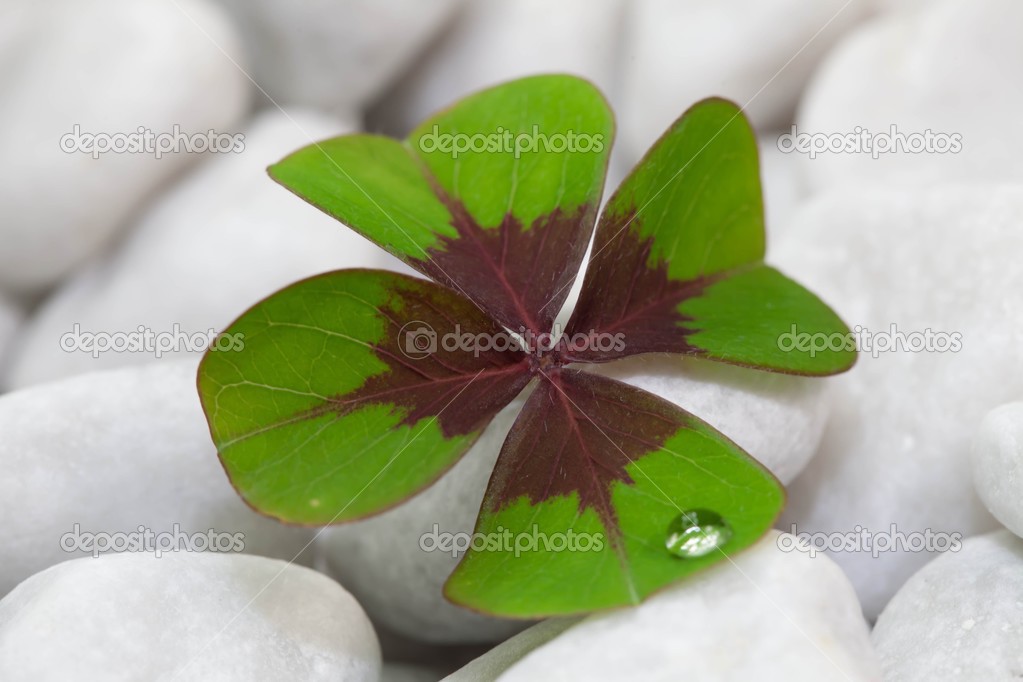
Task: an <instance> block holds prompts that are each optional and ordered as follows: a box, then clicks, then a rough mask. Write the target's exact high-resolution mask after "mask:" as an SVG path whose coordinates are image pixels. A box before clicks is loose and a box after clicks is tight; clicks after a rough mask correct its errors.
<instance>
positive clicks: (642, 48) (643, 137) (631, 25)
mask: <svg viewBox="0 0 1023 682" xmlns="http://www.w3.org/2000/svg"><path fill="white" fill-rule="evenodd" d="M629 5H630V11H631V14H630V17H629V21H627V22H626V29H625V30H626V36H627V37H626V39H625V45H624V59H623V60H622V61H623V63H624V65H625V66H624V69H625V74H624V91H623V96H622V98H621V101H622V107H621V109H620V111H619V112H618V113H619V120H620V121H621V128H620V131H621V132H620V138H621V142H622V145H623V147H624V148H625V150H626V153H627V155H628V156H629V157H630V158H633V159H638V158H639V157H640V156H641V155H642V154H643V153H644V152H645V151H646V150H647V148H648V147H649V146H650V145H651V144H653V142H654V141H655V140H656V139H657V138H658V137H660V135H661V133H663V132H664V131H665V130H666V129H667V128H668V126H669V125H671V123H672V121H674V120H675V119H676V118H678V117H679V116H680V115H681V114H682V112H683V111H685V110H686V109H688V108H689V107H690V106H692V105H693V104H695V103H696V102H697V101H699V100H701V99H704V98H706V97H710V96H712V95H717V96H721V97H726V98H728V99H731V100H734V101H735V102H736V103H737V104H739V105H740V106H742V107H743V108H744V109H745V110H746V114H747V116H749V117H750V118H751V120H752V121H753V123H754V125H755V126H756V127H757V128H760V129H767V128H771V127H784V126H786V125H787V124H789V123H790V122H791V120H792V115H793V114H794V112H795V109H796V102H797V100H798V99H799V96H800V93H801V91H802V89H803V87H804V85H805V84H806V81H807V80H808V79H809V77H810V74H811V72H812V70H813V69H814V68H815V66H816V65H817V62H818V61H819V60H820V59H821V57H823V55H824V54H825V53H826V52H827V50H828V49H829V48H830V47H831V46H832V45H833V44H834V43H835V42H836V40H837V39H838V38H839V37H840V36H841V35H842V33H843V32H844V31H846V30H847V29H848V28H849V27H850V26H852V25H853V24H855V23H856V22H857V21H858V20H859V19H860V17H861V15H862V14H863V2H862V0H822V1H818V2H802V1H801V0H769V1H766V2H765V0H726V1H724V2H713V3H706V2H698V1H697V0H635V1H634V2H631V3H629Z"/></svg>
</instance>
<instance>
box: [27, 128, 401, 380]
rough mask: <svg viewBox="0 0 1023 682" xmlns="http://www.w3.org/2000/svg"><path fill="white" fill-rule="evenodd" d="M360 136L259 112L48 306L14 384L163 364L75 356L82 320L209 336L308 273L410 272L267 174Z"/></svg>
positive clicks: (91, 325) (148, 356)
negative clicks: (285, 160)
mask: <svg viewBox="0 0 1023 682" xmlns="http://www.w3.org/2000/svg"><path fill="white" fill-rule="evenodd" d="M352 128H353V125H352V124H351V123H350V122H344V121H341V120H337V119H334V118H328V117H325V116H322V115H317V114H314V113H310V112H298V111H292V112H290V113H289V114H284V113H281V112H280V111H268V112H266V113H264V114H262V115H261V116H259V117H258V118H257V119H256V121H255V122H254V123H252V125H251V126H250V127H249V128H248V130H247V131H246V133H245V145H246V146H245V151H244V152H243V153H241V154H230V155H224V156H220V157H218V158H215V159H211V160H209V162H207V163H206V164H205V165H204V166H202V167H201V168H199V169H198V170H196V171H195V172H194V173H193V174H192V175H190V176H188V177H187V178H186V179H185V180H184V181H183V182H182V183H180V184H179V185H178V186H177V187H175V188H174V189H173V190H171V191H170V192H169V193H167V194H166V195H165V196H163V197H162V198H161V199H160V201H159V202H157V203H156V204H155V205H154V206H153V207H152V209H151V210H150V211H149V212H147V214H146V215H145V216H144V217H143V218H142V219H141V221H140V222H139V224H138V226H137V227H136V228H135V229H134V231H133V233H132V234H131V236H130V238H129V239H127V240H126V241H125V243H124V244H123V245H122V246H121V247H120V248H119V249H118V250H117V251H116V252H115V253H113V254H111V256H110V257H109V258H107V259H105V260H104V261H102V262H100V263H98V264H96V265H95V266H94V267H92V268H90V269H89V270H88V271H86V272H84V273H82V274H81V275H80V276H78V277H76V278H74V279H73V280H71V281H70V282H68V283H67V284H66V285H65V286H64V288H63V289H61V290H59V291H58V292H57V293H56V294H54V295H53V297H52V298H51V299H50V300H49V301H47V302H46V303H45V304H44V305H43V306H42V308H41V309H40V310H39V312H38V313H36V316H35V317H34V318H33V319H32V320H30V322H29V323H28V325H27V328H26V330H25V333H24V334H23V335H22V337H21V338H20V342H19V348H18V349H17V351H16V357H15V359H14V362H13V365H12V368H11V375H10V377H9V378H8V384H10V385H12V386H15V387H18V386H26V385H30V384H34V383H38V382H40V381H46V380H50V379H54V378H58V377H64V376H68V375H71V374H76V373H80V372H85V371H90V370H95V369H103V368H109V367H115V366H123V365H128V364H138V363H147V362H152V361H153V356H154V353H152V352H150V353H130V352H120V353H118V352H113V351H110V352H106V353H102V354H100V355H99V356H98V357H93V354H92V353H90V352H83V351H76V352H66V351H65V350H63V348H62V344H61V338H62V337H63V336H64V335H65V334H68V333H71V332H73V330H74V325H75V324H76V323H77V324H79V325H80V329H81V331H83V332H93V333H95V332H106V333H108V334H114V333H118V332H121V333H126V332H135V331H137V329H138V327H139V326H140V325H141V326H143V327H146V328H148V329H150V330H153V332H154V333H163V334H170V333H172V332H174V331H175V329H176V328H175V325H177V326H178V327H179V328H180V329H181V330H182V331H183V332H185V333H187V334H189V335H192V334H197V333H207V332H208V331H209V330H210V329H211V328H212V329H216V330H221V329H224V328H225V327H226V326H227V325H228V324H229V323H230V322H231V321H232V320H233V319H235V318H236V317H238V316H239V315H241V313H243V312H244V311H245V310H246V309H248V308H249V307H250V306H252V305H253V304H255V303H256V302H257V301H259V300H260V299H262V298H263V297H265V296H267V295H269V294H271V293H273V292H274V291H275V290H277V289H279V288H281V287H284V286H286V285H288V284H291V283H292V282H295V281H297V280H299V279H302V278H304V277H308V276H311V275H315V274H319V273H322V272H327V271H330V270H337V269H342V268H351V267H391V268H396V269H397V268H402V267H404V266H402V265H401V263H400V262H399V261H398V260H397V259H395V258H393V257H391V256H390V255H388V254H387V253H386V252H385V251H384V250H383V249H381V248H379V247H377V246H375V245H374V244H372V243H371V242H369V241H368V240H366V239H364V238H363V237H361V236H359V235H358V234H356V233H355V232H353V231H352V230H350V229H348V228H347V227H346V226H344V225H342V224H341V223H339V222H338V221H336V220H334V219H333V218H331V217H330V216H328V215H326V214H325V213H321V212H320V211H318V210H317V209H315V208H313V207H312V206H310V205H308V204H306V203H305V202H304V201H302V200H301V199H299V198H298V197H296V196H294V195H293V194H291V193H290V192H288V191H287V190H285V189H284V188H283V187H280V186H278V185H277V184H276V183H274V182H273V180H271V179H270V177H269V176H268V175H267V174H266V166H267V165H269V164H270V163H273V162H276V161H278V160H280V159H281V158H282V157H284V156H285V155H287V154H288V153H290V152H292V151H295V150H296V149H298V148H300V147H303V146H305V145H308V144H311V143H312V142H314V141H316V140H321V139H324V138H326V137H331V136H335V135H338V134H341V133H342V132H349V131H351V130H352ZM165 338H167V339H169V338H170V337H165ZM67 343H68V345H70V344H71V343H73V341H71V340H68V342H67ZM178 345H179V346H189V345H190V344H188V343H182V344H178ZM183 352H187V348H185V349H182V350H178V351H177V352H172V353H169V354H168V355H170V356H175V355H176V356H180V355H182V354H183ZM168 355H164V356H163V357H168ZM191 355H192V356H193V357H198V353H196V352H194V351H193V352H191Z"/></svg>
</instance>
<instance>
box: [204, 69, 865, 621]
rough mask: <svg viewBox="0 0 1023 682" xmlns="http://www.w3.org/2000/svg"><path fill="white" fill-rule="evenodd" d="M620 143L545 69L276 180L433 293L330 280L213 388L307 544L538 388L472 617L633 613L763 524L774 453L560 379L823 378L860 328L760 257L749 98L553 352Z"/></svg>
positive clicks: (645, 222) (695, 130)
mask: <svg viewBox="0 0 1023 682" xmlns="http://www.w3.org/2000/svg"><path fill="white" fill-rule="evenodd" d="M612 134H613V123H612V118H611V113H610V111H609V110H608V108H607V105H606V102H605V101H604V99H603V97H602V96H601V95H600V94H599V92H598V91H597V90H596V89H595V88H593V87H592V86H591V85H590V84H588V83H586V82H585V81H581V80H579V79H577V78H573V77H570V76H537V77H531V78H524V79H521V80H518V81H514V82H511V83H508V84H505V85H502V86H498V87H495V88H492V89H489V90H485V91H483V92H480V93H478V94H475V95H472V96H470V97H468V98H466V99H464V100H462V101H460V102H458V103H457V104H455V105H454V106H453V107H451V108H450V109H448V110H445V111H443V112H441V113H439V114H437V115H436V116H434V117H432V118H431V119H429V120H427V121H426V122H424V123H423V124H422V125H420V126H419V127H418V128H416V129H415V131H413V132H412V134H411V135H410V136H409V138H408V139H407V140H405V141H403V142H398V141H395V140H389V139H386V138H383V137H379V136H374V135H352V136H347V137H341V138H336V139H332V140H326V141H324V142H321V143H318V144H314V145H311V146H309V147H307V148H305V149H302V150H299V151H298V152H296V153H294V154H292V155H290V156H288V157H287V158H285V159H284V160H283V161H281V162H280V163H278V164H275V165H274V166H272V167H271V168H270V174H271V175H272V176H273V177H274V178H275V179H276V180H277V181H278V182H280V183H281V184H282V185H284V186H285V187H287V188H288V189H290V190H291V191H293V192H294V193H296V194H297V195H299V196H300V197H302V198H304V199H306V200H307V201H309V202H310V203H312V204H313V205H315V206H317V207H319V208H320V209H322V210H323V211H325V212H327V213H328V214H330V215H332V216H334V217H336V218H338V219H339V220H341V221H342V222H344V223H346V224H348V225H350V226H351V227H352V228H353V229H355V230H356V231H358V232H359V233H361V234H362V235H364V236H365V237H367V238H369V239H371V240H373V241H375V242H376V243H378V244H380V245H382V246H383V247H384V248H386V249H387V250H388V251H390V252H391V253H393V254H394V255H396V256H397V257H399V258H401V259H402V260H403V261H404V262H405V263H407V264H409V265H411V266H412V267H414V268H417V269H418V270H419V271H420V272H422V273H425V274H426V275H428V276H430V277H432V278H433V279H435V280H437V281H438V282H439V284H433V283H430V282H426V281H422V280H418V279H412V278H409V277H405V276H401V275H397V274H393V273H385V272H376V271H368V270H353V271H344V272H337V273H330V274H327V275H323V276H320V277H315V278H312V279H309V280H306V281H304V282H299V283H298V284H295V285H293V286H291V287H288V288H286V289H284V290H282V291H280V292H278V293H277V294H274V295H273V296H271V297H270V298H268V299H267V300H265V301H263V302H262V303H259V304H258V305H256V306H255V307H254V308H252V309H251V310H249V311H248V312H247V313H245V314H244V315H243V316H242V317H241V318H240V319H239V320H237V321H236V322H235V323H234V324H233V325H231V327H229V328H228V329H227V330H226V332H225V334H228V335H231V336H232V337H233V338H232V342H231V343H227V344H220V345H218V346H215V347H214V349H213V350H211V351H210V352H208V353H207V355H206V357H205V358H204V360H203V363H202V365H201V367H200V372H199V389H200V394H201V398H202V402H203V408H204V410H205V412H206V414H207V418H208V420H209V422H210V429H211V432H212V435H213V439H214V441H215V443H216V445H217V448H218V451H219V452H220V456H221V460H222V462H223V464H224V468H225V469H226V471H227V473H228V475H229V476H230V478H231V480H232V482H233V483H234V484H235V486H236V487H237V488H238V490H239V492H240V493H241V495H242V496H243V497H244V498H245V499H246V500H247V501H248V502H249V504H250V505H252V506H253V507H254V508H256V509H258V510H259V511H262V512H264V513H266V514H269V515H271V516H275V517H278V518H281V519H285V520H288V521H293V522H299V523H308V524H327V523H335V522H342V521H348V520H352V519H358V518H362V517H364V516H367V515H370V514H373V513H376V512H379V511H382V510H384V509H387V508H389V507H391V506H393V505H395V504H397V503H399V502H401V501H402V500H404V499H405V498H407V497H409V496H411V495H413V494H415V493H416V492H418V491H419V490H421V489H423V488H424V487H426V486H427V485H429V484H430V483H432V482H433V481H434V480H436V479H437V478H438V477H439V476H440V475H441V474H442V473H443V472H444V471H446V470H447V469H448V468H449V467H450V466H451V465H452V464H453V463H454V462H455V461H457V459H458V458H459V457H460V456H461V455H462V454H463V453H464V452H465V451H466V450H467V449H468V448H469V446H470V445H471V444H472V443H473V442H474V440H475V439H476V438H477V437H478V435H479V434H480V432H481V431H482V429H483V428H485V427H486V425H487V423H488V422H489V421H490V419H491V418H492V417H493V416H494V415H495V414H496V412H497V411H498V410H500V409H501V408H502V407H503V406H505V405H506V404H508V403H509V402H510V401H511V400H512V399H513V398H514V397H515V396H516V395H518V394H519V393H520V392H521V391H522V389H523V388H525V387H526V385H527V384H528V383H529V382H530V381H531V380H532V379H536V380H537V381H536V384H537V386H536V388H535V391H534V393H533V394H532V395H531V396H530V397H529V398H528V400H527V401H526V405H525V408H524V410H523V411H522V413H521V414H520V415H519V417H518V419H517V421H516V422H515V424H514V426H513V427H512V429H511V431H510V433H509V435H508V438H507V440H506V442H505V444H504V447H503V448H502V450H501V453H500V457H499V459H498V462H497V465H496V467H495V469H494V473H493V476H492V478H491V481H490V484H489V487H488V490H487V493H486V497H485V499H484V503H483V507H482V510H481V513H480V516H479V519H478V522H477V528H476V530H477V531H478V532H479V533H480V534H482V538H483V540H484V542H483V543H482V545H481V544H480V540H479V538H477V539H474V542H473V543H472V549H471V551H470V552H469V553H468V554H467V555H466V556H465V557H464V559H463V561H462V562H461V563H460V564H459V566H458V568H457V569H456V571H455V572H454V573H453V574H452V576H451V578H450V580H449V581H448V583H447V585H446V587H445V592H446V594H447V595H448V597H449V598H450V599H451V600H453V601H454V602H456V603H459V604H463V605H465V606H468V607H470V608H473V609H476V610H478V611H483V612H488V613H493V614H499V615H503V616H511V617H529V618H532V617H544V616H552V615H561V614H570V613H580V612H586V611H591V610H594V609H600V608H607V607H614V606H620V605H623V604H635V603H638V602H640V601H641V600H642V599H644V598H645V597H647V596H648V595H650V594H652V593H653V592H655V591H656V590H659V589H661V588H663V587H665V586H667V585H669V584H671V583H672V582H674V581H676V580H678V579H680V578H682V577H684V576H687V575H690V574H692V573H694V572H695V571H699V570H701V569H703V568H705V567H707V566H709V565H711V564H713V563H715V562H717V561H720V560H721V559H723V558H725V557H727V556H728V555H730V554H733V553H735V552H738V551H740V550H742V549H743V548H745V547H748V546H749V545H751V544H752V543H753V542H755V541H756V540H757V539H758V538H759V537H760V536H761V535H763V533H764V532H766V531H767V529H768V528H769V527H770V525H771V523H772V522H773V521H774V519H775V518H776V516H777V514H778V512H779V510H780V509H781V506H782V503H783V501H784V493H783V490H782V488H781V486H780V485H779V484H778V482H777V481H776V480H775V479H774V477H773V476H772V475H771V474H770V473H769V472H767V471H766V470H765V469H763V467H761V466H760V465H759V464H758V463H757V462H756V461H755V460H753V459H752V458H751V457H749V456H748V455H747V454H746V453H744V452H743V451H742V450H741V449H740V448H738V447H737V446H736V445H735V444H734V443H732V442H730V441H729V440H728V439H727V438H725V437H724V436H723V435H721V434H720V433H718V432H717V431H715V430H714V429H713V428H711V427H710V426H709V425H707V424H705V423H704V422H702V421H700V420H699V419H697V418H696V417H694V416H693V415H690V414H688V413H686V412H685V411H683V410H681V409H679V408H678V407H676V406H674V405H672V404H671V403H668V402H665V401H664V400H662V399H660V398H658V397H656V396H653V395H650V394H648V393H646V392H644V391H641V390H639V389H636V388H633V387H630V386H627V385H625V384H622V383H619V382H616V381H613V380H611V379H607V378H603V377H600V376H597V375H595V374H588V373H584V372H580V371H578V370H575V369H569V368H567V367H566V366H567V365H569V364H570V363H573V362H605V361H608V360H613V359H615V358H619V357H624V356H628V355H635V354H639V353H650V352H667V353H684V354H690V355H696V356H700V357H705V358H709V359H713V360H719V361H724V362H730V363H734V364H739V365H746V366H750V367H756V368H761V369H768V370H774V371H781V372H792V373H801V374H829V373H834V372H839V371H842V370H844V369H847V368H848V367H849V366H850V365H851V364H852V362H853V359H854V357H855V354H854V353H853V352H852V350H851V348H850V349H849V350H846V348H847V347H849V346H850V345H851V344H849V343H848V340H847V339H846V338H845V336H844V335H847V334H848V329H847V328H846V327H845V325H844V324H843V323H842V322H841V320H839V319H838V317H837V316H835V314H834V313H833V312H832V311H831V310H830V309H829V308H828V307H827V306H826V305H824V303H822V302H821V301H820V300H819V299H817V298H816V297H815V296H814V295H813V294H811V293H810V292H808V291H807V290H805V289H804V288H802V287H801V286H799V285H798V284H796V283H795V282H793V281H792V280H790V279H788V278H786V277H785V276H784V275H782V274H781V273H779V272H778V271H776V270H774V269H772V268H770V267H768V266H766V265H765V264H764V262H763V259H764V251H765V245H764V225H763V206H762V200H761V191H760V181H759V177H758V168H757V152H756V140H755V137H754V135H753V131H752V130H751V128H750V126H749V124H748V122H747V121H746V120H745V118H744V117H743V116H742V113H741V111H740V110H739V109H738V108H737V107H736V106H735V105H733V104H731V103H728V102H725V101H723V100H707V101H705V102H702V103H700V104H698V105H696V106H695V107H693V108H692V109H691V110H690V111H689V112H687V113H686V114H684V115H683V116H682V118H680V119H679V120H678V121H677V122H676V123H675V124H674V125H673V126H672V127H671V128H670V129H669V130H668V132H667V133H665V135H664V136H663V137H662V138H661V139H660V140H659V141H658V142H657V144H656V145H655V146H654V147H653V148H652V149H651V150H650V152H649V153H648V154H647V156H646V157H645V158H644V159H643V161H642V162H641V163H640V164H639V165H638V166H637V168H636V169H635V170H634V171H633V172H632V174H631V175H630V176H629V177H628V178H627V179H626V180H625V182H624V183H623V185H622V186H621V188H619V190H618V191H617V192H616V193H615V195H614V196H613V197H612V198H611V200H610V201H609V203H608V205H607V208H606V210H605V212H604V214H603V216H602V217H601V220H600V223H599V225H598V229H597V234H596V239H595V242H594V246H593V256H592V261H591V263H590V266H589V268H588V270H587V275H586V279H585V281H584V283H583V290H582V294H581V297H580V300H579V303H578V304H577V306H576V309H575V311H574V314H573V316H572V318H571V320H570V322H569V325H568V329H567V330H566V331H567V334H566V335H565V336H564V337H562V338H561V341H560V342H559V345H557V346H556V347H555V348H553V349H552V348H549V347H546V345H544V344H542V343H541V342H540V341H541V339H544V337H542V336H532V335H534V334H535V335H546V334H547V333H548V332H551V331H552V329H551V327H552V325H553V319H554V317H555V315H556V314H557V313H558V312H559V309H560V308H561V306H562V304H563V302H564V301H565V299H566V297H567V295H568V291H569V288H570V287H571V285H572V283H573V282H574V280H575V277H576V273H577V269H578V267H579V265H580V263H581V259H582V257H583V253H584V251H585V249H586V247H587V244H588V241H589V238H590V236H591V235H592V232H593V223H594V215H595V210H596V207H597V206H598V204H599V201H600V192H601V189H602V185H603V178H604V172H605V170H606V164H607V157H608V152H609V150H610V145H611V138H612ZM506 327H507V328H510V329H511V330H512V331H513V332H519V331H523V332H529V334H522V335H521V337H516V338H520V340H522V341H523V342H524V343H525V344H526V345H527V346H528V348H526V350H520V347H519V345H518V341H516V340H513V339H512V338H511V336H510V335H509V334H508V332H507V331H506V330H505V328H506ZM553 331H555V332H556V331H557V330H553ZM801 334H802V335H805V336H806V337H807V338H808V339H812V341H811V342H810V343H806V341H807V339H803V338H800V336H799V335H801ZM836 335H839V336H842V338H840V339H839V341H840V343H838V344H836V343H835V339H834V337H835V336H836ZM818 337H822V338H824V339H825V341H826V343H824V344H823V345H822V344H821V343H820V338H818ZM495 342H496V343H497V345H496V346H495V345H494V344H495ZM239 344H241V347H239ZM217 347H224V348H231V349H235V350H234V351H228V350H224V351H220V350H216V348H217ZM804 348H805V349H806V350H804Z"/></svg>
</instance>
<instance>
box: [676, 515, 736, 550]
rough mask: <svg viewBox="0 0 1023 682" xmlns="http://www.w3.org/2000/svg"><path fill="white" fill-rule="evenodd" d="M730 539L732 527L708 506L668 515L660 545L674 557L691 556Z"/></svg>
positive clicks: (713, 548)
mask: <svg viewBox="0 0 1023 682" xmlns="http://www.w3.org/2000/svg"><path fill="white" fill-rule="evenodd" d="M731 539H732V527H731V526H729V525H728V522H727V521H725V520H724V518H722V516H721V515H720V514H718V513H717V512H714V511H711V510H709V509H689V510H687V511H683V512H682V513H681V514H679V515H678V516H676V517H675V518H674V519H672V521H671V523H670V524H669V525H668V535H667V538H666V539H665V542H664V545H665V547H667V548H668V551H669V552H671V553H672V554H673V555H675V556H677V557H680V558H682V559H695V558H697V557H701V556H705V555H707V554H710V553H711V552H713V551H714V550H716V549H718V548H719V547H721V546H723V545H724V544H725V543H727V542H728V541H729V540H731Z"/></svg>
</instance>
